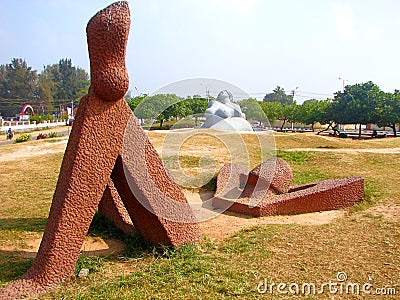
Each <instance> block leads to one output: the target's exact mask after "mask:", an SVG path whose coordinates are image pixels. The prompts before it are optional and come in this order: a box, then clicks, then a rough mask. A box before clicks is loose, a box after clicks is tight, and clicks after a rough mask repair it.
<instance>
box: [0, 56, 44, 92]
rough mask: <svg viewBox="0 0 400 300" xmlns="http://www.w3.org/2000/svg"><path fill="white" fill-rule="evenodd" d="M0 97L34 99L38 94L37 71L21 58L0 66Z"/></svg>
mask: <svg viewBox="0 0 400 300" xmlns="http://www.w3.org/2000/svg"><path fill="white" fill-rule="evenodd" d="M0 74H1V75H0V81H1V83H0V97H2V98H6V99H32V98H35V97H36V96H37V95H36V83H37V73H36V71H35V70H32V68H31V67H29V66H28V63H27V62H26V61H25V60H23V59H21V58H13V59H12V60H11V63H10V64H7V65H5V66H1V68H0Z"/></svg>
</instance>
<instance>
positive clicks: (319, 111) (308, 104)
mask: <svg viewBox="0 0 400 300" xmlns="http://www.w3.org/2000/svg"><path fill="white" fill-rule="evenodd" d="M328 105H329V100H323V101H319V100H316V99H311V100H306V101H304V102H303V104H302V105H301V106H299V110H298V117H297V119H298V120H299V122H300V123H303V124H306V125H311V129H312V131H314V125H315V123H318V122H319V123H321V124H326V122H327V121H326V110H327V107H328Z"/></svg>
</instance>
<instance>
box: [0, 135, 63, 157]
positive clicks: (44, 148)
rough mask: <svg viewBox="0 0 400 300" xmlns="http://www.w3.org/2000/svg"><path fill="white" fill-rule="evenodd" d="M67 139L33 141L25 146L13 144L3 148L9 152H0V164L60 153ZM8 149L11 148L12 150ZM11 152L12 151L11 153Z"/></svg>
mask: <svg viewBox="0 0 400 300" xmlns="http://www.w3.org/2000/svg"><path fill="white" fill-rule="evenodd" d="M67 143H68V139H67V138H66V137H64V138H60V140H59V141H55V142H52V143H48V142H47V141H37V142H36V141H33V142H28V144H26V145H22V144H15V145H7V146H4V147H7V148H9V149H8V150H9V151H0V162H5V161H11V160H20V159H26V158H29V157H33V156H37V155H47V154H51V153H61V152H64V151H65V148H66V147H67ZM10 147H13V148H12V149H11V148H10ZM11 150H12V151H11Z"/></svg>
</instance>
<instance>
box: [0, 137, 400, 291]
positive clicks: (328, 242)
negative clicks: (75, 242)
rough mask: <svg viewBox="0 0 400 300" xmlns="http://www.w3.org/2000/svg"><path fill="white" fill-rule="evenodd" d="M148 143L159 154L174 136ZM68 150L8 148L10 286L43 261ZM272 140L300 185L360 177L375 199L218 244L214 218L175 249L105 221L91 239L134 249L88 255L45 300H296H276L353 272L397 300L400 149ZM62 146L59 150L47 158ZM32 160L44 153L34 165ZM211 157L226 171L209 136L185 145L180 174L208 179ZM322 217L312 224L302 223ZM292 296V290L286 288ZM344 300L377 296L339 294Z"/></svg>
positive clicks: (0, 216)
mask: <svg viewBox="0 0 400 300" xmlns="http://www.w3.org/2000/svg"><path fill="white" fill-rule="evenodd" d="M148 134H149V138H150V139H151V141H152V142H153V143H154V145H155V146H156V148H157V150H158V151H159V152H160V153H161V151H162V150H163V143H164V137H165V136H166V134H167V133H165V132H156V131H154V132H153V131H152V132H149V133H148ZM65 140H66V137H64V138H58V139H54V140H48V141H47V140H45V141H30V142H26V143H22V144H15V145H5V146H1V147H0V168H1V177H0V183H1V184H0V199H1V201H0V287H4V286H5V285H7V284H8V283H9V282H11V281H12V280H14V279H16V278H18V277H19V276H21V275H22V274H23V273H24V272H25V271H26V270H27V269H28V268H29V266H30V264H31V263H32V261H33V259H32V257H31V256H29V255H27V253H28V252H29V251H28V250H29V248H32V244H31V241H33V240H37V239H40V237H41V235H42V234H43V230H44V228H45V224H46V218H47V216H48V212H49V207H50V204H51V199H52V194H53V192H54V188H55V186H56V182H57V176H58V171H59V168H60V164H61V160H62V156H63V152H62V150H63V147H65ZM243 140H244V141H245V143H246V144H247V145H248V149H250V150H249V152H250V153H249V157H250V160H251V162H250V165H251V166H254V165H255V164H256V162H257V161H258V160H259V159H260V158H259V155H258V154H257V152H258V151H259V149H258V148H257V146H256V145H255V143H254V137H252V136H251V135H244V136H243ZM274 140H275V144H276V149H277V152H276V154H277V155H278V156H279V157H282V158H284V159H286V160H287V161H288V162H289V164H290V165H291V166H292V169H293V173H294V184H301V183H307V182H313V181H317V180H323V179H328V178H337V177H347V176H362V177H364V178H365V187H366V189H365V191H366V196H365V200H364V201H363V202H362V203H361V204H358V205H357V206H355V207H352V208H348V209H344V210H342V213H341V214H340V216H339V217H337V218H334V219H332V220H329V222H326V223H324V224H322V225H318V224H314V225H306V224H304V223H302V222H300V223H299V222H287V224H273V223H274V222H273V220H275V219H273V217H272V218H269V219H268V218H264V219H263V221H262V222H261V221H260V222H259V223H258V225H257V226H250V227H248V226H245V224H247V223H243V224H244V225H243V224H242V226H241V227H240V228H241V230H239V231H236V232H234V231H232V230H231V232H233V233H231V234H229V235H227V236H226V235H225V236H223V235H221V236H220V237H218V235H214V234H211V233H213V232H218V231H223V230H224V228H220V227H218V226H217V225H216V224H220V223H218V222H214V221H213V220H211V221H210V223H209V225H208V226H204V228H208V229H207V230H208V231H206V232H209V233H210V234H206V236H205V237H204V238H203V240H202V241H201V242H200V243H199V244H196V245H185V246H183V247H181V248H180V249H177V250H175V249H168V248H161V249H159V248H155V247H153V246H151V245H148V244H147V243H146V242H145V241H143V240H142V239H141V237H140V236H134V237H128V236H125V235H123V234H122V233H120V232H118V231H117V230H115V229H113V228H112V227H111V226H110V224H108V223H107V222H106V221H105V220H103V219H101V218H100V217H98V216H96V218H95V219H94V222H93V224H92V227H91V229H90V231H89V235H91V236H93V237H97V238H102V239H109V238H113V239H119V240H121V241H122V242H123V243H125V245H126V246H125V248H124V249H123V250H122V251H120V252H118V253H115V254H112V255H107V256H90V257H89V256H86V255H84V254H82V255H81V257H80V258H79V261H78V265H77V269H76V271H77V272H78V271H79V269H80V268H88V269H90V274H89V276H87V277H82V278H78V277H72V278H71V279H70V280H68V281H67V282H65V283H64V284H62V285H60V286H59V287H57V288H56V289H53V290H51V291H49V292H48V293H46V294H43V295H42V296H41V297H40V299H134V298H137V299H232V298H238V299H256V298H273V299H282V298H285V297H289V296H291V294H290V292H289V294H280V293H278V291H277V285H278V284H279V283H285V284H287V285H290V284H292V283H293V284H298V285H300V287H301V284H303V283H313V284H315V285H316V286H317V287H320V286H321V285H322V284H323V283H326V282H329V281H330V280H331V281H333V282H336V283H339V282H340V281H338V279H337V275H338V273H339V272H344V273H346V276H347V280H346V281H345V282H344V283H359V284H360V285H361V286H362V285H364V284H370V285H371V286H372V287H371V289H370V292H371V293H375V292H382V293H393V291H394V290H393V288H395V289H396V292H397V294H399V293H400V286H399V284H400V197H399V196H400V184H399V181H398V177H399V176H398V175H399V165H400V152H399V153H396V151H389V150H393V149H397V148H400V139H394V138H392V139H389V138H388V139H377V140H364V141H358V140H351V139H337V138H331V137H326V136H325V137H320V136H316V135H314V134H311V133H303V134H289V133H288V134H276V135H275V137H274ZM199 145H200V146H201V147H199ZM196 147H197V148H196ZM52 148H54V149H55V150H54V151H49V149H52ZM200 148H201V149H203V150H201V149H200ZM38 149H39V150H38ZM196 149H197V150H196ZM204 149H205V150H204ZM219 149H223V151H220V150H219ZM296 149H297V150H296ZM301 149H307V150H306V151H305V150H301ZM313 149H314V150H315V151H312V150H313ZM350 149H351V150H352V151H348V150H350ZM344 150H346V151H344ZM360 150H368V152H362V151H360ZM382 150H383V151H382ZM386 150H388V151H386ZM34 151H37V152H40V151H41V152H40V153H41V154H40V155H37V154H36V155H35V154H34ZM202 151H205V152H206V153H207V154H209V155H211V156H213V157H214V159H215V163H216V166H217V168H219V167H220V166H222V165H223V164H224V163H226V162H229V161H230V159H231V158H230V157H229V151H228V150H227V149H226V148H224V145H223V144H221V143H220V142H219V141H217V140H214V139H212V138H211V139H210V138H205V137H204V136H201V135H199V136H197V137H195V138H193V139H190V140H188V141H187V142H186V143H185V144H184V146H182V147H181V151H180V153H179V156H177V157H179V159H180V161H179V162H180V164H178V166H175V167H179V165H180V167H181V168H182V169H183V172H184V173H186V174H189V175H190V176H194V175H196V174H198V173H199V166H198V164H199V161H200V157H201V156H202V155H204V153H203V152H202ZM31 152H32V153H33V154H32V153H31ZM23 153H27V155H26V156H24V155H22V154H23ZM29 153H31V154H32V155H30V154H29ZM46 153H47V154H46ZM13 154H15V155H14V156H13ZM166 158H167V160H168V155H167V156H166ZM173 160H174V159H173V158H171V161H173ZM172 167H174V165H172ZM191 192H193V193H198V192H199V190H198V189H192V190H191ZM228 217H229V218H230V219H228V220H231V221H232V224H230V223H225V225H224V226H226V227H230V226H233V223H234V222H236V223H241V222H242V221H241V219H240V217H238V216H227V218H228ZM312 217H313V216H310V215H304V219H307V218H312ZM300 218H301V217H300ZM271 220H272V221H271ZM289 220H290V219H289ZM296 220H297V219H296ZM227 231H228V230H227ZM341 275H344V274H341ZM265 280H267V282H268V284H270V283H274V284H275V287H274V290H273V293H269V291H267V293H266V294H260V293H259V292H258V291H257V287H258V286H259V287H260V288H261V290H262V289H263V288H264V287H265V284H264V283H265ZM260 283H263V284H261V285H260ZM377 288H385V289H384V290H377ZM285 291H286V292H288V291H289V289H288V287H286V290H285ZM333 296H334V295H333V294H330V293H329V291H328V288H325V290H324V291H323V293H322V294H321V295H306V296H304V295H295V296H291V297H290V298H293V297H294V298H299V299H314V298H318V299H329V298H332V297H333ZM335 297H339V298H356V299H365V298H366V297H367V298H368V297H371V296H369V295H366V294H362V293H361V294H360V295H345V294H342V295H340V292H339V294H337V295H336V296H335ZM378 298H379V297H378ZM383 298H388V296H386V297H383ZM389 298H390V297H389ZM393 298H394V297H393Z"/></svg>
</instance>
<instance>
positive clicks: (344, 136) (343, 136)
mask: <svg viewBox="0 0 400 300" xmlns="http://www.w3.org/2000/svg"><path fill="white" fill-rule="evenodd" d="M339 137H340V138H342V139H347V138H348V137H349V136H348V135H347V133H344V132H341V133H340V134H339Z"/></svg>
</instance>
